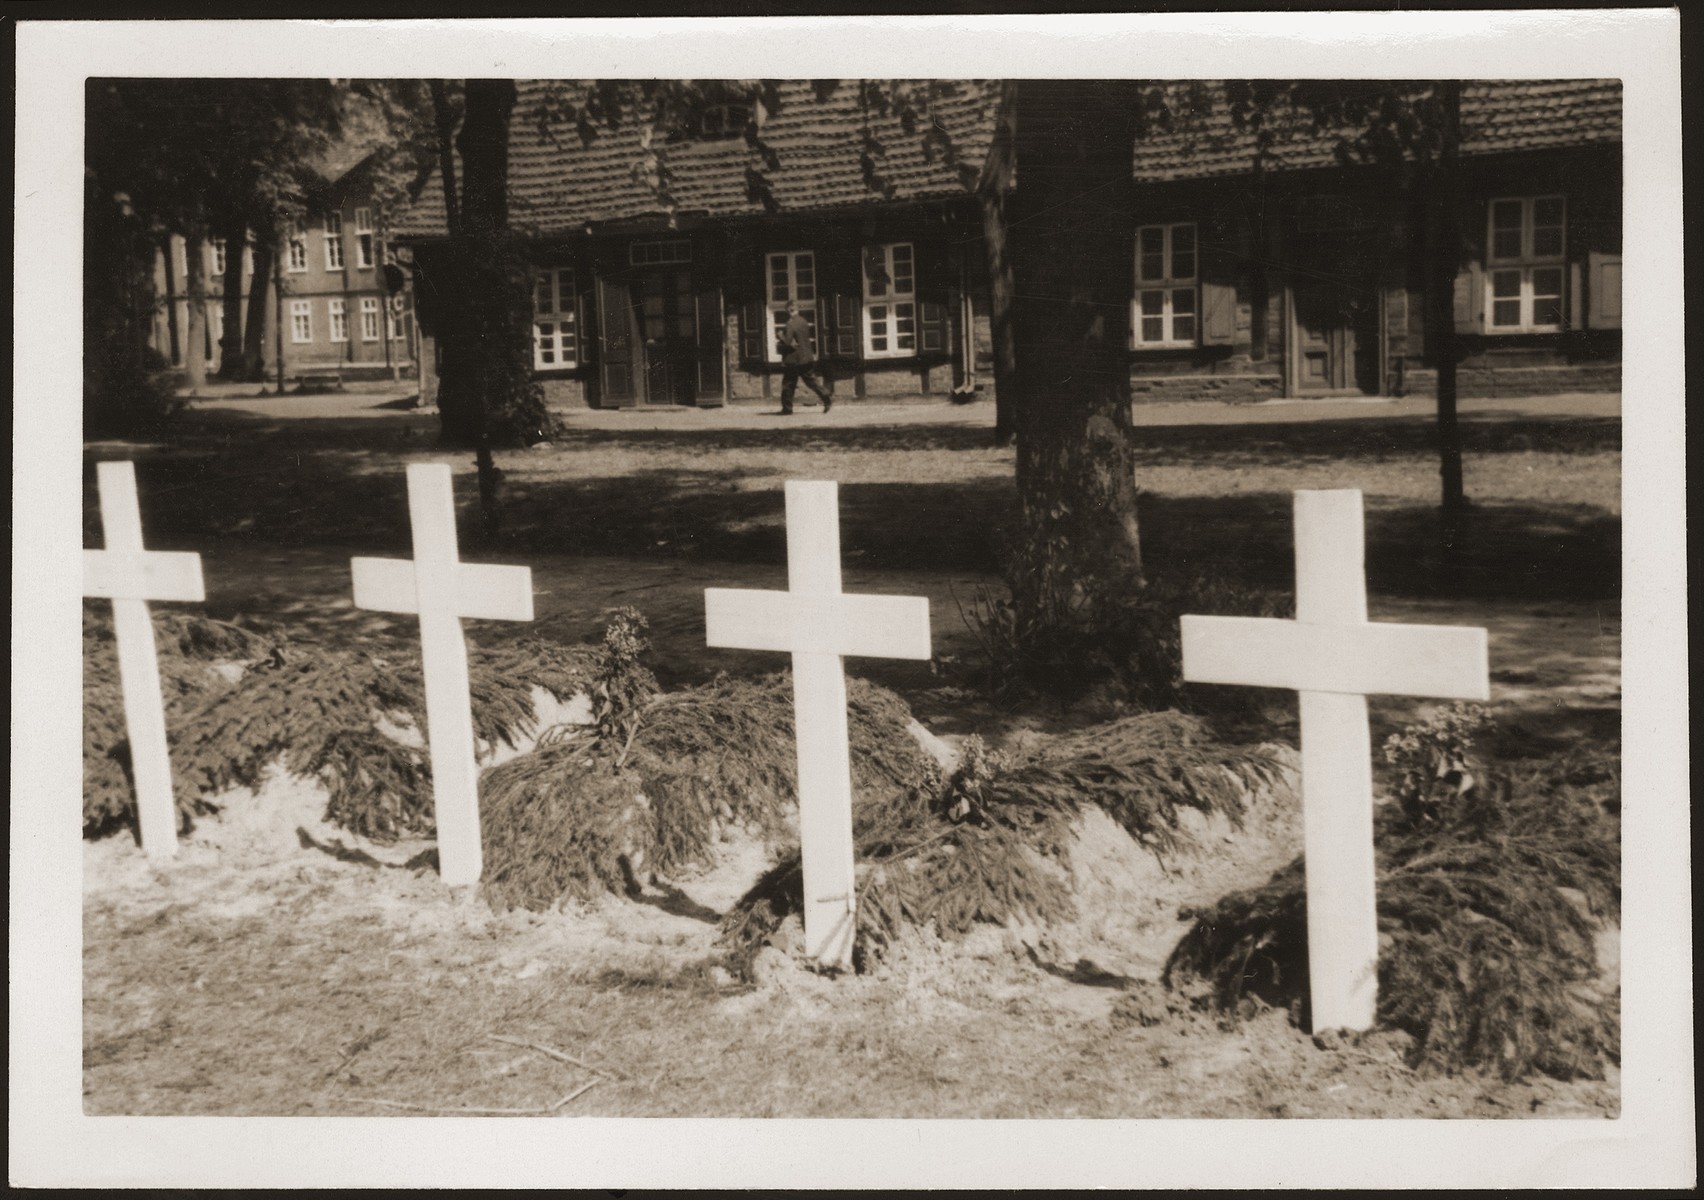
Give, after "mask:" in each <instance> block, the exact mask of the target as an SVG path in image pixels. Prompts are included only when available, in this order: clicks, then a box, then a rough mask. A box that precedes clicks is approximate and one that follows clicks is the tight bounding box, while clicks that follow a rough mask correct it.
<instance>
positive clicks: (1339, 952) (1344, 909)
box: [1183, 490, 1491, 1032]
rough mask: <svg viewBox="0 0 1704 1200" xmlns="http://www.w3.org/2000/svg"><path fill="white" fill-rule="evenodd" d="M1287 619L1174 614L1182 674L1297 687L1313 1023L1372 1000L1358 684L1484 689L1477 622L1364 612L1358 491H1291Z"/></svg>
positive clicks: (1383, 690) (1475, 692) (1332, 1025)
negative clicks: (1395, 621)
mask: <svg viewBox="0 0 1704 1200" xmlns="http://www.w3.org/2000/svg"><path fill="white" fill-rule="evenodd" d="M1295 504H1296V508H1295V514H1296V515H1295V520H1296V619H1295V620H1294V621H1280V620H1271V619H1264V618H1254V617H1197V616H1188V617H1184V618H1183V677H1184V678H1185V679H1187V680H1191V681H1193V682H1196V683H1236V684H1245V685H1247V686H1249V687H1271V688H1294V689H1296V690H1297V691H1298V692H1300V693H1301V725H1302V840H1303V849H1304V852H1305V855H1306V862H1307V889H1308V893H1307V912H1308V978H1309V992H1310V995H1311V999H1312V1003H1313V1027H1314V1031H1315V1032H1321V1031H1323V1030H1327V1029H1349V1030H1364V1029H1370V1028H1371V1027H1372V1024H1373V1014H1374V1009H1375V1007H1376V1004H1377V1001H1378V951H1379V934H1378V917H1377V912H1376V909H1375V895H1374V866H1373V771H1372V739H1371V735H1370V733H1369V730H1368V727H1367V696H1368V695H1369V694H1371V693H1380V694H1385V695H1397V696H1441V697H1448V698H1454V699H1462V700H1485V699H1489V698H1490V694H1491V693H1490V686H1491V684H1490V674H1489V668H1488V659H1487V655H1486V639H1485V630H1483V629H1474V628H1469V627H1466V626H1453V625H1449V626H1446V625H1390V624H1372V623H1369V622H1368V620H1367V586H1366V567H1365V558H1364V553H1363V543H1364V538H1363V524H1362V517H1361V493H1360V492H1358V491H1354V490H1346V491H1330V492H1323V491H1322V492H1306V491H1303V492H1297V493H1296V502H1295Z"/></svg>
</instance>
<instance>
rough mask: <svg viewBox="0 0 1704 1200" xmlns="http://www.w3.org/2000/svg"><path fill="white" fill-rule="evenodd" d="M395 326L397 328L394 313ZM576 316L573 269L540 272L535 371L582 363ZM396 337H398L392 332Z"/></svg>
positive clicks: (536, 285) (535, 305)
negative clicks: (580, 361)
mask: <svg viewBox="0 0 1704 1200" xmlns="http://www.w3.org/2000/svg"><path fill="white" fill-rule="evenodd" d="M392 327H393V329H394V328H395V318H394V314H393V318H392ZM578 332H579V331H578V330H577V329H576V327H575V317H574V271H573V268H571V267H555V268H546V269H544V270H541V271H539V273H538V278H537V281H536V282H535V283H534V285H533V369H534V370H538V371H554V370H560V369H562V368H564V367H572V366H576V365H577V364H578V361H579V339H578ZM391 336H392V337H395V336H397V334H396V333H394V332H393V333H392V335H391Z"/></svg>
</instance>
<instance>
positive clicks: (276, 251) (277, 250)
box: [272, 235, 284, 396]
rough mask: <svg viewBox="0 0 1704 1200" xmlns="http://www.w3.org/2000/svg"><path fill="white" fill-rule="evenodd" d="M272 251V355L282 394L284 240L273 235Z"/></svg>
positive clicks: (281, 393) (279, 389) (279, 391)
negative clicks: (273, 314)
mask: <svg viewBox="0 0 1704 1200" xmlns="http://www.w3.org/2000/svg"><path fill="white" fill-rule="evenodd" d="M272 245H273V252H272V309H273V312H274V313H275V314H276V316H275V318H274V320H273V322H272V357H273V360H274V361H275V362H276V363H277V366H278V395H280V396H282V395H283V394H284V242H283V239H282V238H279V237H277V236H276V235H274V238H273V243H272Z"/></svg>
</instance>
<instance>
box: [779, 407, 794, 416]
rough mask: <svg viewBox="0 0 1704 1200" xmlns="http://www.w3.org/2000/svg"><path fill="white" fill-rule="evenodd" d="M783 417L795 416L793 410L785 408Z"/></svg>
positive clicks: (782, 413)
mask: <svg viewBox="0 0 1704 1200" xmlns="http://www.w3.org/2000/svg"><path fill="white" fill-rule="evenodd" d="M781 415H782V416H784V417H790V416H792V415H793V410H792V409H790V408H784V409H782V410H781Z"/></svg>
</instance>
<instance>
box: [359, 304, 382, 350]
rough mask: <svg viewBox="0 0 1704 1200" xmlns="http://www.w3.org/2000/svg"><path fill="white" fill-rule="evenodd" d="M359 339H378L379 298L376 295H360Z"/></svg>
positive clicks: (372, 340) (374, 340)
mask: <svg viewBox="0 0 1704 1200" xmlns="http://www.w3.org/2000/svg"><path fill="white" fill-rule="evenodd" d="M361 340H362V341H363V342H376V341H378V340H379V298H378V297H377V296H362V297H361Z"/></svg>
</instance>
